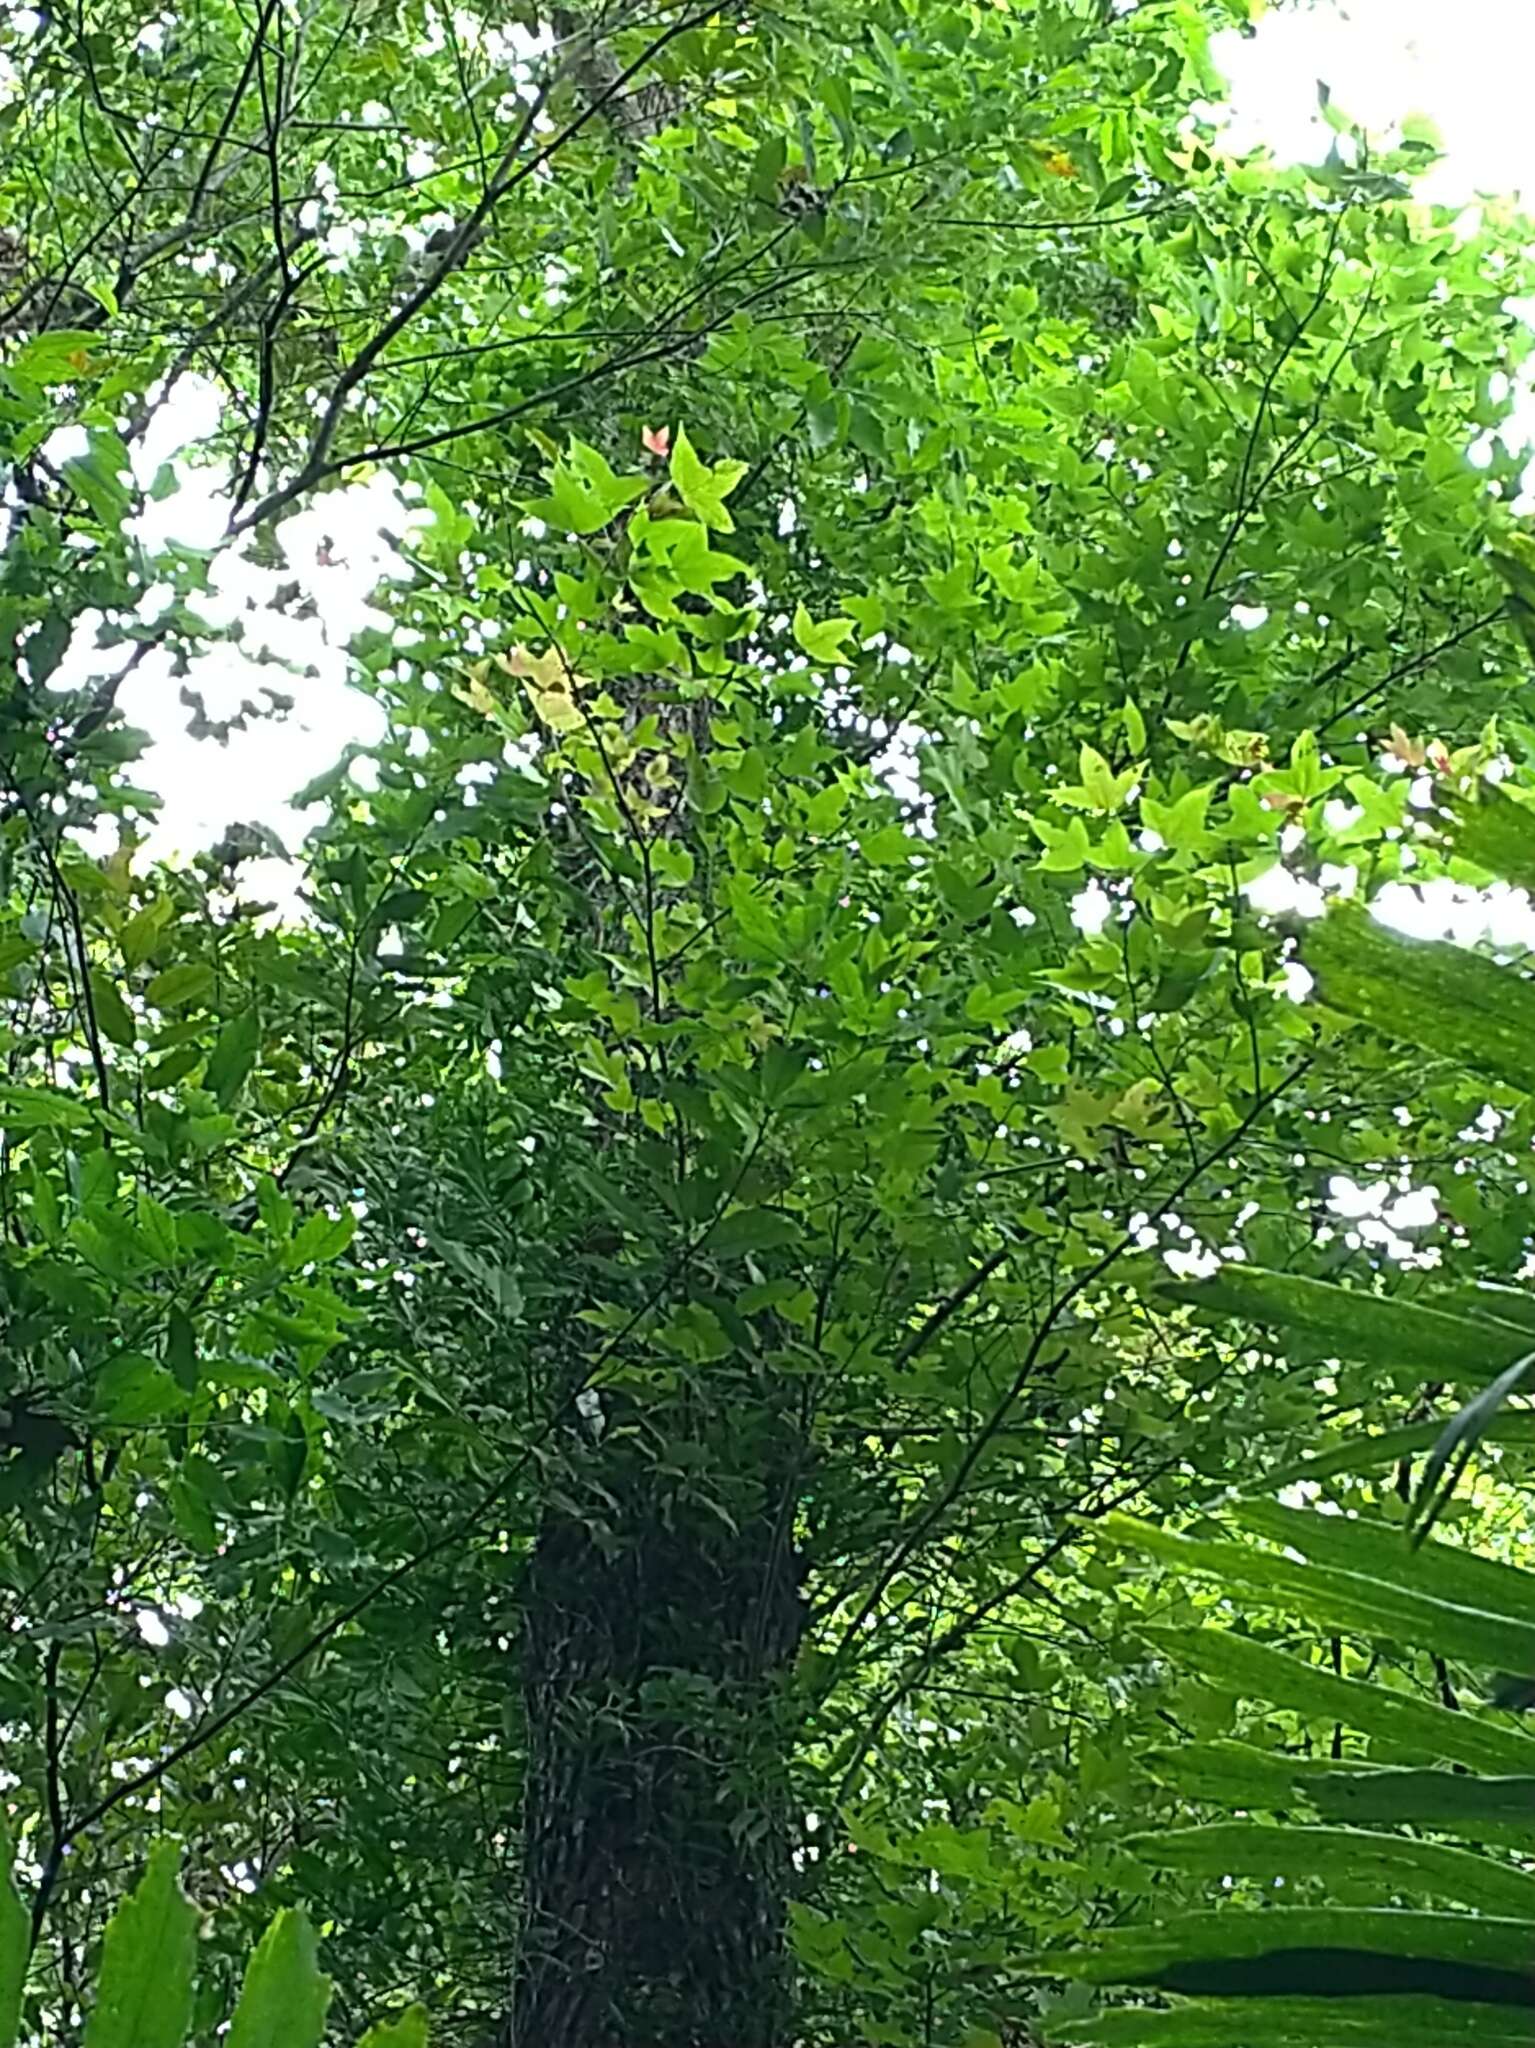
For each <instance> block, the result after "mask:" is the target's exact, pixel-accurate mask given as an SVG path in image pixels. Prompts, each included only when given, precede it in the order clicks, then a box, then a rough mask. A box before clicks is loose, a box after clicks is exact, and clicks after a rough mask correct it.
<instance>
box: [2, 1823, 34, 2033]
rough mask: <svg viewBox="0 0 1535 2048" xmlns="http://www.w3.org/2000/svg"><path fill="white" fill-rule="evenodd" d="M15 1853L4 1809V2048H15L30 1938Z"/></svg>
mask: <svg viewBox="0 0 1535 2048" xmlns="http://www.w3.org/2000/svg"><path fill="white" fill-rule="evenodd" d="M14 1853H15V1852H14V1851H13V1850H12V1848H11V1838H10V1835H9V1834H8V1833H7V1832H6V1826H5V1815H4V1813H3V1812H0V2048H15V2042H16V2035H17V2032H18V2031H19V2029H20V2026H21V1994H22V1991H23V1989H24V1988H25V1986H26V1978H27V1949H28V1946H29V1939H30V1930H29V1927H28V1922H27V1910H26V1908H25V1906H23V1905H22V1903H21V1900H20V1898H19V1897H18V1896H17V1892H16V1886H15V1883H14V1881H13V1879H12V1877H11V1866H12V1862H13V1860H14Z"/></svg>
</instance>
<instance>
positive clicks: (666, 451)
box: [640, 427, 672, 455]
mask: <svg viewBox="0 0 1535 2048" xmlns="http://www.w3.org/2000/svg"><path fill="white" fill-rule="evenodd" d="M640 439H641V440H642V441H643V442H644V443H645V446H646V447H647V448H648V449H649V450H650V452H651V454H652V455H670V454H671V452H672V430H671V428H670V427H646V428H645V429H644V430H643V432H642V433H641V435H640Z"/></svg>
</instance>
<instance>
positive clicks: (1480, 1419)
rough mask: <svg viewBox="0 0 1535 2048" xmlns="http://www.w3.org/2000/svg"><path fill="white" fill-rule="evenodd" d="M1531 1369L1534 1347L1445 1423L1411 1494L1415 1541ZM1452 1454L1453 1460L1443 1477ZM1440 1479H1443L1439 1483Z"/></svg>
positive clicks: (1452, 1490)
mask: <svg viewBox="0 0 1535 2048" xmlns="http://www.w3.org/2000/svg"><path fill="white" fill-rule="evenodd" d="M1532 1369H1535V1351H1529V1352H1526V1353H1525V1355H1524V1357H1523V1358H1520V1359H1516V1360H1515V1361H1514V1363H1513V1364H1512V1365H1511V1366H1509V1367H1508V1368H1507V1369H1506V1370H1505V1371H1503V1372H1500V1373H1499V1374H1498V1376H1497V1378H1496V1379H1495V1380H1494V1381H1493V1382H1492V1384H1491V1386H1489V1387H1484V1388H1483V1389H1482V1391H1481V1392H1480V1393H1479V1394H1476V1395H1474V1396H1473V1397H1472V1399H1471V1400H1469V1401H1467V1402H1466V1403H1465V1405H1464V1407H1462V1408H1460V1409H1458V1410H1457V1412H1456V1413H1455V1414H1454V1415H1452V1416H1451V1417H1450V1420H1449V1421H1448V1422H1447V1423H1446V1424H1445V1426H1444V1429H1443V1431H1442V1432H1441V1434H1440V1436H1439V1438H1438V1439H1437V1441H1436V1442H1435V1444H1434V1448H1433V1450H1432V1452H1431V1453H1430V1454H1429V1457H1428V1460H1427V1462H1426V1463H1425V1465H1424V1467H1423V1474H1422V1477H1421V1478H1420V1479H1419V1481H1418V1490H1417V1493H1416V1494H1415V1495H1414V1497H1413V1503H1412V1517H1411V1524H1412V1530H1413V1540H1414V1542H1418V1543H1421V1542H1422V1540H1423V1538H1424V1537H1425V1536H1426V1535H1427V1534H1428V1533H1429V1531H1430V1530H1431V1529H1432V1528H1433V1527H1434V1525H1435V1523H1436V1522H1437V1521H1438V1520H1439V1518H1440V1516H1441V1515H1442V1514H1443V1513H1444V1511H1445V1509H1446V1508H1447V1507H1448V1506H1449V1504H1450V1501H1451V1500H1452V1499H1453V1497H1454V1494H1455V1489H1456V1487H1457V1486H1458V1485H1459V1484H1460V1480H1461V1475H1462V1474H1463V1473H1464V1471H1465V1469H1466V1466H1467V1464H1468V1462H1469V1461H1470V1458H1471V1455H1472V1453H1473V1452H1474V1451H1475V1449H1476V1447H1477V1445H1478V1444H1479V1443H1480V1442H1481V1441H1482V1439H1483V1437H1484V1436H1486V1434H1487V1432H1488V1430H1489V1429H1490V1428H1491V1426H1492V1424H1493V1423H1494V1422H1495V1421H1496V1420H1497V1417H1498V1413H1499V1411H1500V1410H1501V1409H1502V1407H1503V1404H1504V1402H1505V1401H1507V1399H1508V1397H1509V1396H1510V1394H1516V1393H1517V1392H1518V1391H1519V1389H1520V1388H1521V1387H1522V1386H1524V1384H1525V1383H1526V1381H1527V1380H1528V1379H1529V1376H1530V1373H1531V1370H1532ZM1452 1458H1453V1459H1454V1461H1455V1463H1454V1466H1453V1468H1452V1469H1449V1473H1448V1477H1446V1476H1445V1474H1446V1469H1447V1468H1449V1467H1450V1460H1451V1459H1452ZM1441 1479H1443V1480H1444V1484H1443V1485H1442V1486H1441V1485H1440V1481H1441Z"/></svg>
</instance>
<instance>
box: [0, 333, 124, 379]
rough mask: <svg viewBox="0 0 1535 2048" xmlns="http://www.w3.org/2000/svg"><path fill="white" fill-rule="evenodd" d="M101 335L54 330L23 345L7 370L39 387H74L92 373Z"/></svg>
mask: <svg viewBox="0 0 1535 2048" xmlns="http://www.w3.org/2000/svg"><path fill="white" fill-rule="evenodd" d="M100 346H101V336H100V335H99V334H96V333H94V332H93V331H92V330H91V329H90V328H86V327H53V328H49V329H48V330H47V332H45V333H43V334H35V335H33V337H32V339H31V340H30V341H26V342H23V343H22V345H21V347H20V348H19V349H18V350H17V351H16V353H15V355H14V356H12V357H11V359H10V362H9V364H8V365H7V367H8V368H9V369H10V370H11V371H13V372H14V373H16V374H17V375H19V376H22V377H30V378H31V379H32V380H33V381H34V382H35V383H38V384H73V383H77V382H78V381H79V379H80V378H81V377H82V376H84V375H87V374H88V373H89V370H90V364H91V353H92V351H93V350H95V349H98V348H100Z"/></svg>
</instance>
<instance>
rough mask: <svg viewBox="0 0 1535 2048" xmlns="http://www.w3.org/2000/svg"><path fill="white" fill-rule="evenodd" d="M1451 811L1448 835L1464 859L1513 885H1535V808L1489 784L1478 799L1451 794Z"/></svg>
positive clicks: (1514, 886) (1515, 887)
mask: <svg viewBox="0 0 1535 2048" xmlns="http://www.w3.org/2000/svg"><path fill="white" fill-rule="evenodd" d="M1450 812H1451V817H1452V821H1453V822H1452V823H1451V824H1450V826H1449V829H1448V831H1447V832H1446V834H1445V837H1446V838H1447V839H1448V841H1449V843H1450V846H1451V847H1452V849H1453V850H1454V851H1455V852H1456V853H1458V854H1459V855H1460V857H1461V859H1462V860H1468V861H1470V862H1471V863H1472V864H1473V865H1474V866H1476V867H1479V868H1485V869H1486V870H1487V872H1488V874H1490V875H1496V877H1497V878H1498V880H1499V881H1500V882H1507V883H1508V884H1509V886H1510V887H1511V888H1514V889H1535V812H1532V811H1531V810H1529V809H1528V808H1527V807H1526V806H1525V805H1524V804H1521V803H1516V802H1515V801H1514V799H1513V798H1512V797H1511V796H1508V795H1506V794H1504V792H1502V791H1501V790H1495V789H1492V788H1489V787H1487V786H1485V785H1484V786H1483V787H1482V788H1481V789H1479V790H1478V791H1477V793H1476V798H1475V800H1474V801H1468V800H1467V799H1466V798H1464V797H1453V798H1451V800H1450Z"/></svg>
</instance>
